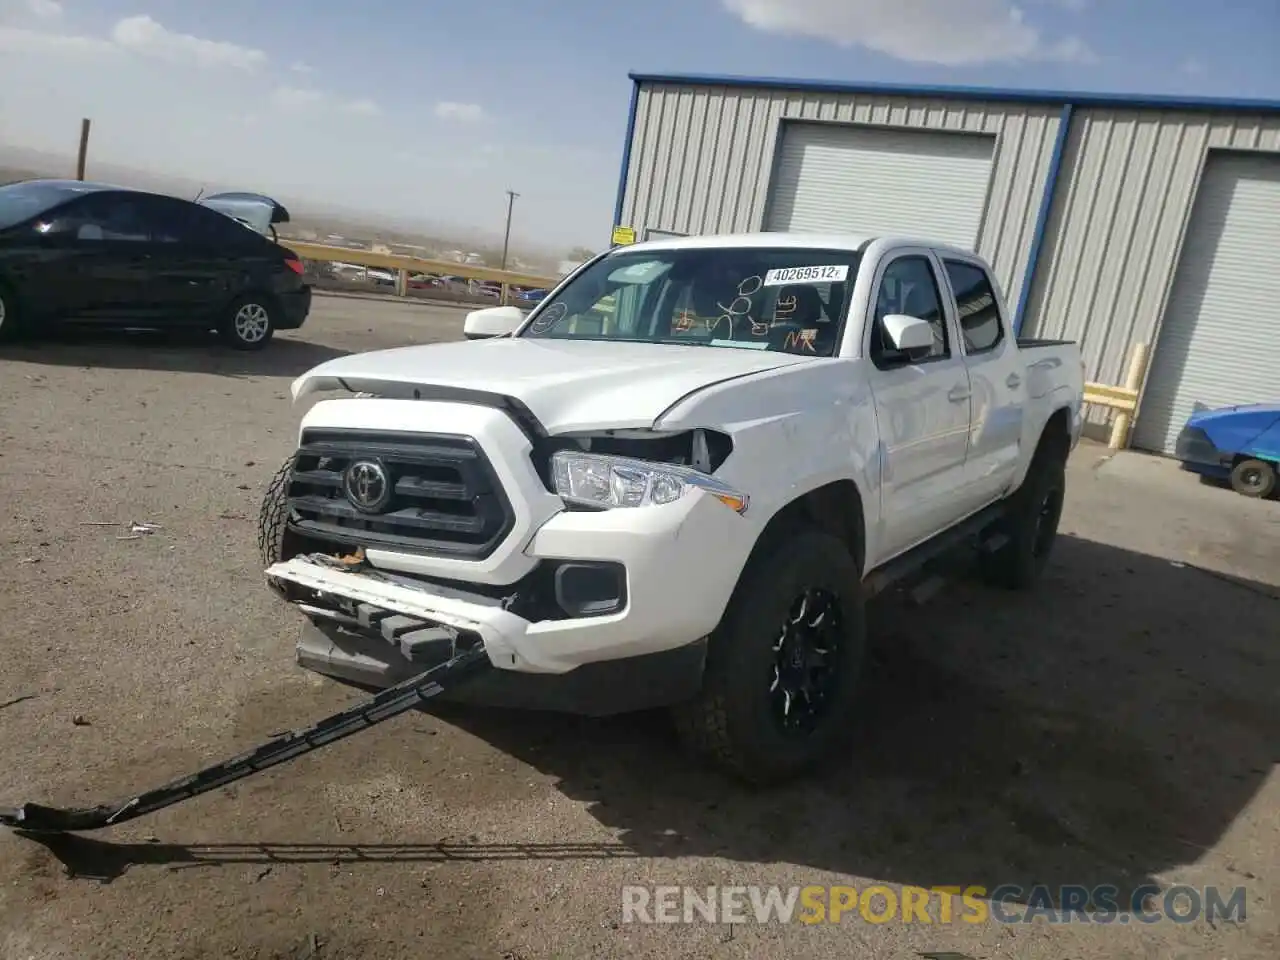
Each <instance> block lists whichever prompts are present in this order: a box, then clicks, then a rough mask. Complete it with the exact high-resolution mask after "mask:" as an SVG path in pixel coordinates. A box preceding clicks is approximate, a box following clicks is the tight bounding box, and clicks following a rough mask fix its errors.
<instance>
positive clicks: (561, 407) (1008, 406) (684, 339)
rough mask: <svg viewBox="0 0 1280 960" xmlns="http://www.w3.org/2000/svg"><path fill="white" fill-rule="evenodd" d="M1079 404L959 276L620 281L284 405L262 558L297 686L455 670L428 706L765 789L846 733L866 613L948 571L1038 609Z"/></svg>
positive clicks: (1037, 347)
mask: <svg viewBox="0 0 1280 960" xmlns="http://www.w3.org/2000/svg"><path fill="white" fill-rule="evenodd" d="M1082 392H1083V371H1082V367H1081V360H1080V353H1079V350H1078V348H1077V346H1076V345H1075V344H1072V343H1068V342H1063V341H1043V340H1028V339H1019V338H1018V337H1017V336H1016V334H1015V331H1014V330H1013V327H1012V324H1011V319H1010V313H1009V310H1008V307H1007V305H1006V302H1005V300H1004V297H1003V294H1002V293H1001V291H1000V288H999V285H998V283H997V281H996V280H995V278H994V276H993V274H992V270H991V268H990V266H989V265H988V264H987V263H986V262H985V261H984V260H983V259H982V258H981V257H979V256H976V255H975V254H974V253H972V252H970V251H967V250H964V249H959V248H956V247H953V246H949V245H945V244H940V243H934V242H929V241H922V240H914V239H901V238H895V237H859V236H844V235H836V236H827V235H803V234H783V233H760V234H747V235H734V236H706V237H692V238H678V239H667V240H661V241H655V242H647V243H641V244H635V245H631V246H625V247H616V248H613V249H611V250H609V251H606V252H605V253H603V254H601V255H599V256H597V257H595V258H593V259H592V260H590V261H588V262H587V263H585V264H583V265H582V266H580V267H579V268H578V269H576V270H575V271H574V272H573V273H572V274H571V275H569V276H568V277H566V278H565V279H564V280H563V281H562V282H561V283H560V284H559V285H558V286H557V287H556V288H555V289H553V290H551V291H550V292H549V293H548V294H547V295H546V297H545V298H544V299H543V300H542V301H541V302H539V303H538V304H537V305H536V306H534V307H533V309H532V310H530V311H529V312H528V313H527V314H526V313H525V312H524V311H521V310H520V309H518V308H516V307H492V308H489V309H484V310H478V311H475V312H474V313H472V314H470V315H469V316H468V318H467V321H466V339H465V340H461V341H458V342H450V343H440V344H430V345H424V346H412V347H405V348H400V349H393V350H383V351H376V352H370V353H364V354H357V355H352V356H347V357H342V358H339V359H335V360H331V361H329V362H327V363H324V364H321V365H320V366H318V367H316V368H314V369H312V370H310V371H309V372H307V373H305V374H303V375H302V376H300V377H299V378H298V379H297V380H296V381H295V382H294V383H293V385H292V394H293V398H294V401H295V402H297V401H301V400H303V399H304V398H309V399H310V400H312V401H314V402H313V404H312V405H311V406H310V409H309V410H308V411H307V412H306V413H305V415H303V417H302V420H301V424H300V428H299V434H298V442H297V448H296V451H295V452H294V453H293V454H292V455H291V456H290V457H289V458H288V460H287V461H286V462H285V464H284V465H283V466H282V468H281V469H280V471H279V473H278V474H277V475H276V477H275V479H274V481H273V482H272V484H271V485H270V487H269V490H268V492H267V494H266V497H265V499H264V501H263V505H262V514H261V523H260V531H259V544H260V547H261V550H262V554H263V561H264V563H265V565H266V576H267V580H268V583H269V584H270V585H271V586H272V588H273V589H274V590H276V591H277V592H278V593H280V594H281V595H282V596H284V597H285V598H286V599H287V600H288V601H289V602H290V603H291V604H293V605H294V606H295V607H296V609H297V610H298V611H300V612H301V614H302V615H303V617H304V618H305V620H304V621H303V623H302V624H301V626H302V629H303V634H302V637H301V639H300V641H299V642H298V646H297V652H296V655H297V658H298V660H299V662H300V663H301V664H302V665H304V666H305V667H307V668H310V669H313V670H316V671H319V672H321V673H323V674H326V675H329V676H332V677H335V678H339V679H342V680H344V681H347V682H350V683H354V684H357V685H360V686H363V687H372V688H375V689H376V688H385V687H388V686H390V685H392V684H395V683H399V682H401V681H403V679H404V678H405V677H409V676H412V675H414V674H416V673H419V672H421V671H422V670H424V669H427V668H428V667H430V665H432V664H439V663H442V662H445V661H447V660H448V659H449V658H450V657H451V656H456V653H457V651H458V649H459V648H460V645H461V646H465V647H469V648H471V649H476V648H478V647H482V648H483V652H484V656H485V657H487V659H488V661H489V663H490V665H491V667H492V668H493V669H488V670H486V671H484V673H483V674H482V675H480V676H478V677H477V678H476V679H475V680H474V681H471V682H469V683H467V684H465V685H460V686H458V687H457V688H455V689H454V690H451V691H450V694H449V695H450V696H451V697H456V698H457V699H461V700H466V701H470V702H473V703H483V704H493V705H505V706H514V707H521V708H529V709H552V710H559V711H572V712H578V713H583V714H587V715H597V716H598V715H604V714H610V713H617V712H621V711H631V710H641V709H649V708H654V707H664V708H669V709H670V710H671V712H672V713H673V715H674V718H675V720H676V726H677V728H678V729H679V731H680V732H681V734H682V737H683V739H684V740H685V742H686V743H687V744H688V745H689V746H690V747H692V748H695V749H696V750H697V751H698V752H700V753H701V754H703V755H705V756H707V757H708V758H710V759H711V760H713V761H715V762H717V763H718V764H720V765H721V766H723V767H724V768H726V769H728V770H729V771H731V772H734V773H736V774H738V775H740V776H742V777H744V778H746V779H749V780H752V781H758V782H763V781H776V780H780V779H784V778H788V777H792V776H795V775H797V774H798V773H800V772H801V771H803V770H805V769H806V768H809V767H812V766H813V765H815V764H817V763H819V762H820V761H821V760H822V759H823V758H824V757H829V756H830V755H831V754H832V751H833V750H835V749H837V747H838V746H839V744H840V743H841V741H842V740H843V739H844V738H846V737H848V736H849V735H850V734H851V733H852V730H851V727H852V724H853V721H852V711H853V710H854V709H855V707H856V700H857V689H858V685H857V681H858V679H859V674H860V668H861V666H862V661H863V656H864V648H865V642H866V626H865V618H864V604H865V601H866V600H867V599H868V598H869V597H870V596H872V595H873V594H875V593H876V592H878V591H879V590H882V589H883V588H884V586H885V585H886V584H888V583H891V582H894V581H898V580H900V579H902V578H904V577H906V576H908V575H915V574H918V573H919V571H921V570H924V569H926V565H927V564H928V562H929V561H931V560H933V559H935V558H936V557H938V556H939V555H941V554H942V553H944V552H948V553H949V552H950V551H951V550H952V548H955V547H964V548H968V547H972V548H973V549H974V550H975V551H976V555H977V557H978V563H979V568H980V569H981V571H983V573H984V574H985V576H986V577H987V578H988V579H989V580H990V581H992V582H993V583H997V584H1001V585H1004V586H1006V587H1009V588H1015V589H1021V588H1027V587H1029V586H1031V585H1032V584H1033V583H1034V582H1035V581H1036V579H1037V578H1038V576H1039V575H1040V573H1041V571H1042V570H1043V568H1044V565H1045V562H1046V559H1047V558H1048V556H1049V552H1050V550H1051V547H1052V545H1053V542H1054V537H1055V534H1056V531H1057V526H1058V520H1059V516H1060V514H1061V510H1062V503H1063V494H1064V486H1065V477H1066V472H1065V466H1066V462H1067V458H1068V455H1069V453H1070V451H1071V450H1072V449H1073V448H1074V447H1075V445H1076V443H1077V441H1078V439H1079V436H1080V427H1081V399H1082ZM317 393H330V394H335V393H336V395H331V396H329V397H326V398H319V399H317V398H316V397H315V396H313V395H315V394H317Z"/></svg>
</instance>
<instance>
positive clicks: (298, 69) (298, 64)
mask: <svg viewBox="0 0 1280 960" xmlns="http://www.w3.org/2000/svg"><path fill="white" fill-rule="evenodd" d="M289 69H290V70H292V71H293V72H294V73H311V71H312V68H311V65H310V64H308V63H303V62H302V61H301V60H295V61H293V63H291V64H289Z"/></svg>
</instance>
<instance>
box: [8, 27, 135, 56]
mask: <svg viewBox="0 0 1280 960" xmlns="http://www.w3.org/2000/svg"><path fill="white" fill-rule="evenodd" d="M114 52H117V50H116V47H115V45H114V44H112V43H111V42H109V41H107V40H100V39H98V38H97V37H82V36H76V35H74V34H65V33H46V32H44V31H42V30H28V29H25V28H23V27H6V26H2V25H0V53H11V54H14V55H17V54H37V55H38V54H55V55H56V54H73V55H88V54H110V53H114Z"/></svg>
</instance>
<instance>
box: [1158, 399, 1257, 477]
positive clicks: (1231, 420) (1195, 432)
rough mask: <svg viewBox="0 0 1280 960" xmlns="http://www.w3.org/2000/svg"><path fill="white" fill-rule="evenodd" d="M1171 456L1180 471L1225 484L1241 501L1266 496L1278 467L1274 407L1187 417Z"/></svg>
mask: <svg viewBox="0 0 1280 960" xmlns="http://www.w3.org/2000/svg"><path fill="white" fill-rule="evenodd" d="M1175 456H1176V457H1177V458H1178V459H1179V460H1181V461H1182V466H1183V468H1184V469H1187V470H1190V471H1192V472H1194V473H1198V474H1201V475H1202V476H1206V477H1212V478H1215V479H1220V480H1229V481H1231V489H1233V490H1235V492H1236V493H1239V494H1243V495H1244V496H1246V497H1269V496H1271V494H1272V493H1274V492H1275V490H1276V472H1277V465H1280V403H1255V404H1251V405H1249V406H1241V407H1223V408H1221V409H1219V410H1201V411H1199V412H1198V413H1193V414H1192V415H1191V416H1190V417H1188V418H1187V423H1186V426H1184V427H1183V428H1182V432H1181V433H1180V434H1178V445H1177V447H1176V450H1175Z"/></svg>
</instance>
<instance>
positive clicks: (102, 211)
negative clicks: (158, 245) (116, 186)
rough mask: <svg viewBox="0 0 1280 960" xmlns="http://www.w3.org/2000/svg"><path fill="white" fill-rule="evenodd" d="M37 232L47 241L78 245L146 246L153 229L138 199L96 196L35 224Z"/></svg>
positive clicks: (78, 202)
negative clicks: (117, 243)
mask: <svg viewBox="0 0 1280 960" xmlns="http://www.w3.org/2000/svg"><path fill="white" fill-rule="evenodd" d="M36 230H37V231H38V232H39V233H42V234H45V235H46V236H50V237H75V238H76V239H77V240H81V241H132V242H135V243H149V242H150V241H151V232H152V225H151V223H150V222H149V220H148V219H147V217H146V216H145V214H144V212H143V209H142V205H141V204H140V203H139V202H138V199H137V197H135V196H133V195H130V194H114V193H95V194H90V195H89V196H87V197H85V198H83V199H82V200H78V201H76V202H75V203H71V204H68V205H67V206H65V207H63V208H62V209H61V210H60V211H59V212H58V213H57V214H56V215H55V216H53V217H52V218H51V219H49V220H47V221H44V222H41V223H38V224H36Z"/></svg>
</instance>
